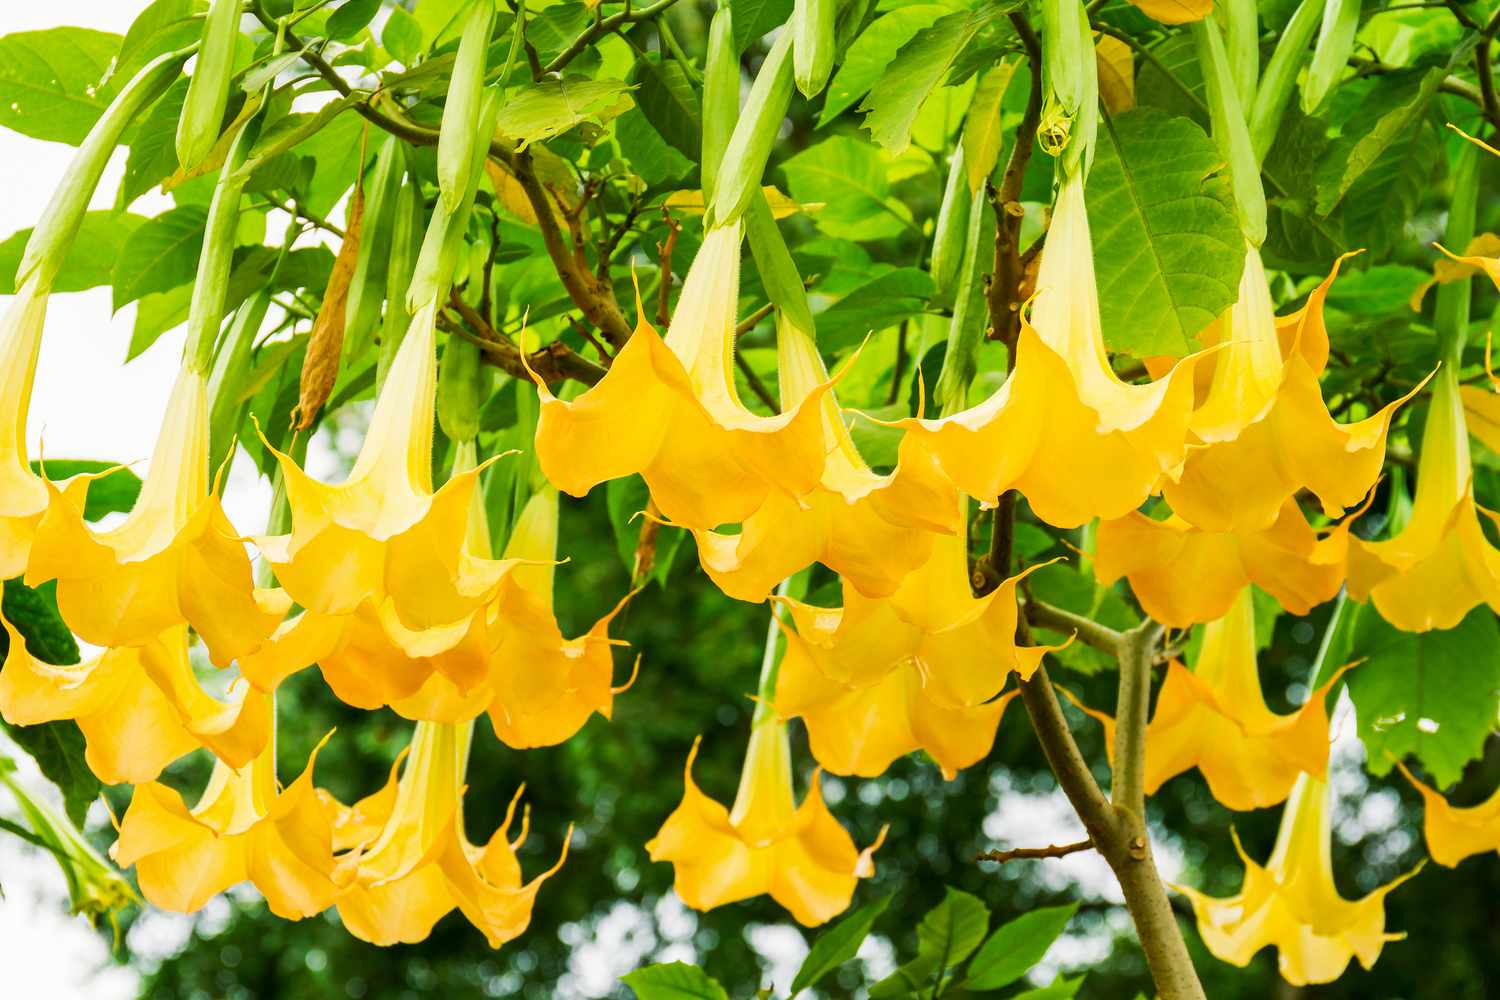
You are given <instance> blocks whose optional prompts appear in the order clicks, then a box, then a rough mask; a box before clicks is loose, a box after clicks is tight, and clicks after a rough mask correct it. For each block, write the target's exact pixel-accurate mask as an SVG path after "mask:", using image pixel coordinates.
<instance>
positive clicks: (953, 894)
mask: <svg viewBox="0 0 1500 1000" xmlns="http://www.w3.org/2000/svg"><path fill="white" fill-rule="evenodd" d="M989 924H990V911H989V908H988V907H986V906H985V905H984V903H982V902H980V900H979V897H977V896H971V895H970V894H969V893H967V892H964V891H963V890H961V889H955V888H953V887H952V886H949V887H948V894H947V895H946V896H944V897H943V901H942V902H941V903H939V904H938V905H937V906H934V907H933V908H932V909H930V910H928V911H927V915H926V916H924V917H923V918H922V922H921V923H920V924H918V925H917V955H918V957H924V956H925V957H933V958H936V959H937V960H938V962H939V964H940V965H941V966H942V968H944V969H951V968H953V967H954V966H956V965H958V964H959V963H960V962H962V961H963V960H964V959H966V958H968V957H969V956H970V955H972V954H973V953H974V949H975V948H978V947H979V943H980V942H981V941H983V940H984V932H985V931H986V930H987V929H988V928H989Z"/></svg>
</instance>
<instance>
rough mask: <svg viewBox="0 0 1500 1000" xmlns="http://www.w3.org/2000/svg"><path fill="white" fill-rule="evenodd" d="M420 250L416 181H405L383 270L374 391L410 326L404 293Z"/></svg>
mask: <svg viewBox="0 0 1500 1000" xmlns="http://www.w3.org/2000/svg"><path fill="white" fill-rule="evenodd" d="M421 249H422V197H421V194H420V192H419V191H418V190H417V182H416V179H415V178H412V177H408V178H407V179H406V180H405V181H404V182H403V183H402V185H401V190H400V191H398V192H397V194H396V207H395V213H394V215H393V217H392V219H391V246H390V257H389V258H388V259H387V261H386V266H385V301H386V307H385V319H384V321H383V322H382V323H381V325H380V357H379V360H378V362H377V364H376V367H375V387H376V389H377V390H378V389H379V388H380V386H382V385H384V384H385V373H386V372H387V371H388V370H389V369H390V367H391V362H392V361H394V360H395V358H396V349H397V348H399V347H400V346H401V338H402V337H403V336H404V335H405V334H406V327H407V325H408V324H410V323H411V313H410V312H409V311H408V310H407V308H406V290H407V288H408V287H410V285H411V278H412V271H413V269H414V268H415V267H416V263H417V253H418V252H419V251H420V250H421Z"/></svg>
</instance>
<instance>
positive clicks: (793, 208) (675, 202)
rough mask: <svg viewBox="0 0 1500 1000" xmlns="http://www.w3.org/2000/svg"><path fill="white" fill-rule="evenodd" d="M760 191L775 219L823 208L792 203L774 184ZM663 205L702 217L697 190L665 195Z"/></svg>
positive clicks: (808, 204)
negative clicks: (764, 196) (764, 194)
mask: <svg viewBox="0 0 1500 1000" xmlns="http://www.w3.org/2000/svg"><path fill="white" fill-rule="evenodd" d="M761 190H762V191H764V192H765V193H766V201H768V202H769V203H770V205H771V215H772V216H774V217H775V218H777V219H785V218H787V217H788V216H791V215H796V214H797V213H798V212H805V213H807V214H808V215H812V214H813V213H815V212H817V211H818V209H820V208H822V207H823V203H822V202H820V201H812V202H796V201H793V200H792V199H791V198H789V197H787V196H786V195H785V194H783V193H782V192H781V189H780V188H778V187H776V185H774V184H767V185H766V186H765V187H763V188H761ZM664 205H665V207H667V208H670V209H672V210H674V211H677V212H686V213H687V214H689V215H702V214H703V192H702V191H701V190H699V189H697V188H691V189H688V190H683V191H673V192H672V193H671V194H669V195H667V200H666V201H665V202H664Z"/></svg>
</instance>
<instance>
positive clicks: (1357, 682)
mask: <svg viewBox="0 0 1500 1000" xmlns="http://www.w3.org/2000/svg"><path fill="white" fill-rule="evenodd" d="M1351 610H1357V612H1358V619H1357V620H1356V622H1355V623H1354V628H1353V635H1352V638H1351V641H1350V649H1349V657H1350V658H1351V659H1357V658H1361V657H1363V658H1364V661H1365V662H1363V663H1361V664H1360V665H1359V666H1358V667H1355V668H1354V669H1353V670H1351V671H1350V672H1349V673H1348V675H1347V677H1348V685H1349V696H1350V697H1351V698H1353V699H1354V708H1355V713H1356V716H1357V718H1358V720H1359V738H1360V740H1361V741H1362V742H1363V743H1364V745H1365V752H1366V762H1365V767H1366V768H1368V769H1369V771H1370V772H1371V773H1372V774H1376V775H1382V774H1386V773H1387V772H1389V771H1390V769H1391V765H1392V763H1393V762H1394V761H1396V760H1399V759H1401V758H1402V757H1406V756H1408V755H1411V756H1415V757H1416V758H1417V759H1418V760H1420V761H1421V762H1422V764H1423V766H1424V767H1426V768H1427V770H1428V772H1429V773H1430V774H1431V775H1432V776H1433V779H1434V780H1435V781H1436V782H1437V783H1438V784H1439V785H1449V784H1452V783H1453V782H1455V781H1457V780H1458V779H1459V777H1460V776H1461V774H1462V772H1463V767H1464V765H1465V764H1467V763H1468V762H1469V761H1471V760H1474V759H1476V758H1478V757H1479V756H1480V754H1481V753H1483V751H1484V743H1485V739H1486V738H1487V737H1488V736H1489V734H1490V732H1491V731H1492V730H1493V729H1494V728H1495V713H1496V710H1497V709H1500V625H1497V624H1496V622H1495V615H1494V613H1493V612H1491V611H1490V610H1489V609H1488V608H1483V607H1480V608H1475V609H1474V610H1473V611H1471V612H1469V614H1468V616H1467V617H1465V618H1464V620H1463V621H1461V622H1459V623H1458V626H1457V627H1455V628H1451V629H1447V630H1443V631H1437V630H1434V631H1431V632H1417V633H1414V632H1402V631H1400V630H1398V629H1396V628H1395V627H1393V626H1391V625H1388V624H1387V623H1386V622H1385V621H1384V620H1383V619H1382V618H1381V617H1380V615H1379V614H1377V613H1376V612H1375V610H1374V608H1372V607H1367V606H1366V607H1359V608H1357V609H1351Z"/></svg>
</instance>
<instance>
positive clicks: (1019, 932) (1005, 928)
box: [964, 903, 1078, 996]
mask: <svg viewBox="0 0 1500 1000" xmlns="http://www.w3.org/2000/svg"><path fill="white" fill-rule="evenodd" d="M1077 912H1078V904H1077V903H1070V904H1068V905H1067V906H1047V907H1043V908H1041V909H1038V910H1032V911H1030V912H1029V913H1023V914H1021V915H1020V916H1019V917H1017V918H1016V919H1014V920H1012V921H1010V922H1009V923H1006V924H1002V925H1000V927H998V928H996V930H995V933H993V934H991V935H990V936H989V938H988V939H987V940H986V941H985V942H984V945H983V946H982V947H981V948H980V949H979V953H978V954H977V955H975V956H974V961H972V962H970V963H969V970H968V980H967V981H966V982H965V983H964V987H965V988H966V989H970V990H998V989H999V988H1000V987H1002V986H1009V985H1010V984H1011V983H1013V982H1015V981H1016V980H1017V979H1020V978H1021V977H1022V976H1024V975H1025V974H1026V970H1028V969H1030V968H1031V967H1032V966H1033V965H1035V964H1036V963H1038V962H1040V961H1041V960H1042V956H1043V955H1045V954H1046V953H1047V949H1048V948H1050V947H1052V942H1053V941H1056V940H1057V937H1058V935H1059V934H1061V933H1062V932H1063V928H1065V927H1067V926H1068V921H1069V920H1072V919H1073V914H1075V913H1077ZM1069 995H1070V996H1071V994H1069Z"/></svg>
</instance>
